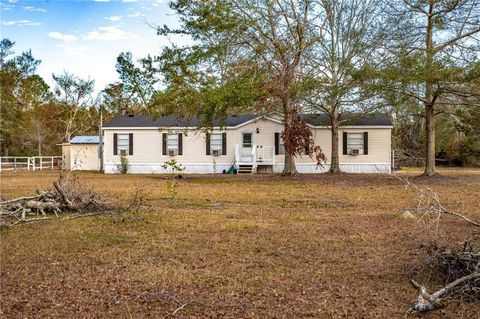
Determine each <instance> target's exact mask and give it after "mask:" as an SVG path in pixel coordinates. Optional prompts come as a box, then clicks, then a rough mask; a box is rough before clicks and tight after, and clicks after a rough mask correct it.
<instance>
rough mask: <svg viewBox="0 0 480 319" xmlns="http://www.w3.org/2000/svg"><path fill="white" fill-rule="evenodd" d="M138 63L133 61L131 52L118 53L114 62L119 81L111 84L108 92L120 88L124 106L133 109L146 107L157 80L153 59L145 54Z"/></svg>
mask: <svg viewBox="0 0 480 319" xmlns="http://www.w3.org/2000/svg"><path fill="white" fill-rule="evenodd" d="M139 63H140V65H137V64H135V63H134V61H133V56H132V53H131V52H122V53H120V55H119V56H118V57H117V64H116V69H117V73H118V76H119V77H120V83H116V87H113V86H111V87H110V90H109V92H110V93H114V92H113V89H115V90H117V91H118V89H120V88H121V89H122V91H123V94H122V95H123V96H125V98H122V100H123V101H124V102H126V108H127V109H129V108H131V109H133V110H134V111H138V110H140V109H145V108H146V107H147V105H148V104H149V102H150V99H151V98H152V95H153V93H154V92H155V85H156V83H157V82H158V78H157V73H158V70H157V68H155V66H154V59H153V58H152V57H151V56H147V57H146V58H143V59H140V60H139ZM117 96H118V95H117Z"/></svg>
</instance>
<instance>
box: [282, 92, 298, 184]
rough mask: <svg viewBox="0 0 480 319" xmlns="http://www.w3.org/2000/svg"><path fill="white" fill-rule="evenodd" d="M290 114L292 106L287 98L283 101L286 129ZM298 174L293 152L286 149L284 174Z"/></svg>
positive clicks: (284, 125)
mask: <svg viewBox="0 0 480 319" xmlns="http://www.w3.org/2000/svg"><path fill="white" fill-rule="evenodd" d="M289 116H290V108H289V102H288V100H287V101H284V102H283V127H284V130H285V131H286V129H287V127H288V125H289V123H290V118H289ZM296 174H298V171H297V168H296V166H295V158H294V156H293V154H290V152H289V151H288V150H287V149H285V161H284V165H283V172H282V175H296Z"/></svg>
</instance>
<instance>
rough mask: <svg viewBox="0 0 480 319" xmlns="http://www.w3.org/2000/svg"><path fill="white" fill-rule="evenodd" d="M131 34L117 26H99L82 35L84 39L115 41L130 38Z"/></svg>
mask: <svg viewBox="0 0 480 319" xmlns="http://www.w3.org/2000/svg"><path fill="white" fill-rule="evenodd" d="M132 37H133V35H132V34H131V33H128V32H125V31H123V30H121V29H119V28H117V27H114V26H109V27H99V28H97V29H95V30H94V31H91V32H89V33H87V34H86V35H84V36H83V37H82V38H83V39H84V40H99V41H115V40H121V39H130V38H132Z"/></svg>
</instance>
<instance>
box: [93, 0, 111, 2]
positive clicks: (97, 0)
mask: <svg viewBox="0 0 480 319" xmlns="http://www.w3.org/2000/svg"><path fill="white" fill-rule="evenodd" d="M93 1H95V2H110V0H93Z"/></svg>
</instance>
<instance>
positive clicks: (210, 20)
mask: <svg viewBox="0 0 480 319" xmlns="http://www.w3.org/2000/svg"><path fill="white" fill-rule="evenodd" d="M314 6H315V3H314V2H313V1H308V0H292V1H256V0H232V1H226V0H207V1H185V0H178V1H174V2H172V3H171V8H172V9H173V10H175V11H176V13H177V14H178V16H179V18H180V21H181V23H182V26H181V28H180V29H179V30H171V29H169V28H168V27H166V26H164V27H160V28H158V33H159V34H163V35H171V34H185V35H188V36H190V37H191V38H192V39H193V41H194V42H195V44H194V45H191V46H188V47H183V48H178V47H172V48H168V49H167V50H165V51H164V52H163V55H162V58H161V61H164V63H163V65H164V68H163V70H164V71H165V66H168V72H165V73H166V74H167V76H166V80H167V81H170V83H167V85H170V84H173V85H174V86H176V87H177V88H178V87H183V88H184V89H183V91H185V90H186V91H188V92H192V91H193V92H199V91H201V92H206V91H212V92H215V93H216V95H215V96H217V97H218V98H217V99H216V100H217V101H221V103H215V105H216V106H217V107H216V108H214V109H210V110H212V111H213V112H218V113H224V112H225V110H226V109H228V108H229V106H230V104H229V103H228V102H230V101H231V100H237V101H238V100H242V98H244V97H246V98H247V99H246V100H248V99H249V98H252V95H251V94H245V95H244V93H243V92H242V91H241V90H236V88H238V86H236V85H232V87H233V88H234V92H237V93H239V94H238V95H236V97H234V98H232V94H233V93H232V92H230V93H226V90H224V89H223V88H225V87H228V86H229V84H232V83H235V82H236V81H240V83H241V85H240V86H242V85H243V87H244V88H248V87H249V86H248V83H249V82H248V80H247V81H244V80H245V79H251V81H250V83H253V82H256V83H260V84H261V86H258V87H257V88H256V89H255V90H256V91H257V92H258V95H259V96H258V99H257V101H256V102H257V103H252V104H251V105H250V109H251V110H258V109H259V108H260V109H263V110H265V109H268V110H276V111H279V112H281V113H282V114H283V122H284V134H283V135H282V138H283V139H284V143H285V146H286V147H285V148H286V154H285V162H284V174H295V173H296V172H297V171H296V167H295V160H294V157H295V156H296V155H299V154H302V153H303V151H304V150H305V149H306V148H307V149H309V150H313V149H314V148H313V147H306V146H311V143H312V142H313V139H312V138H311V136H305V138H301V139H295V138H294V137H295V134H291V132H292V130H294V129H296V127H295V125H297V124H300V123H303V124H304V122H303V120H302V119H301V118H300V117H299V115H298V110H299V108H300V92H301V89H302V86H303V81H304V77H303V74H302V67H303V65H304V63H305V57H306V53H307V51H308V50H311V49H312V46H313V44H314V43H315V41H314V34H313V33H312V32H311V28H312V27H313V26H314V25H315V24H318V23H319V21H317V20H316V19H317V15H316V14H315V12H314ZM165 61H167V63H165ZM185 78H187V79H188V80H189V82H188V84H189V86H188V87H187V88H185V86H184V84H185ZM223 93H226V94H227V95H229V97H230V98H225V97H224V96H223V95H222V94H223ZM239 97H240V98H239ZM244 101H245V100H244ZM223 102H225V103H223ZM191 103H192V107H193V108H195V107H194V105H193V104H194V103H197V101H196V100H195V99H191ZM240 104H241V105H242V106H247V104H248V103H241V102H240ZM209 116H210V117H212V116H211V114H210V115H209ZM297 128H298V125H297ZM300 131H301V132H304V133H307V134H308V132H309V131H308V130H300ZM307 144H308V145H307ZM318 150H319V149H318V148H317V151H318Z"/></svg>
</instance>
